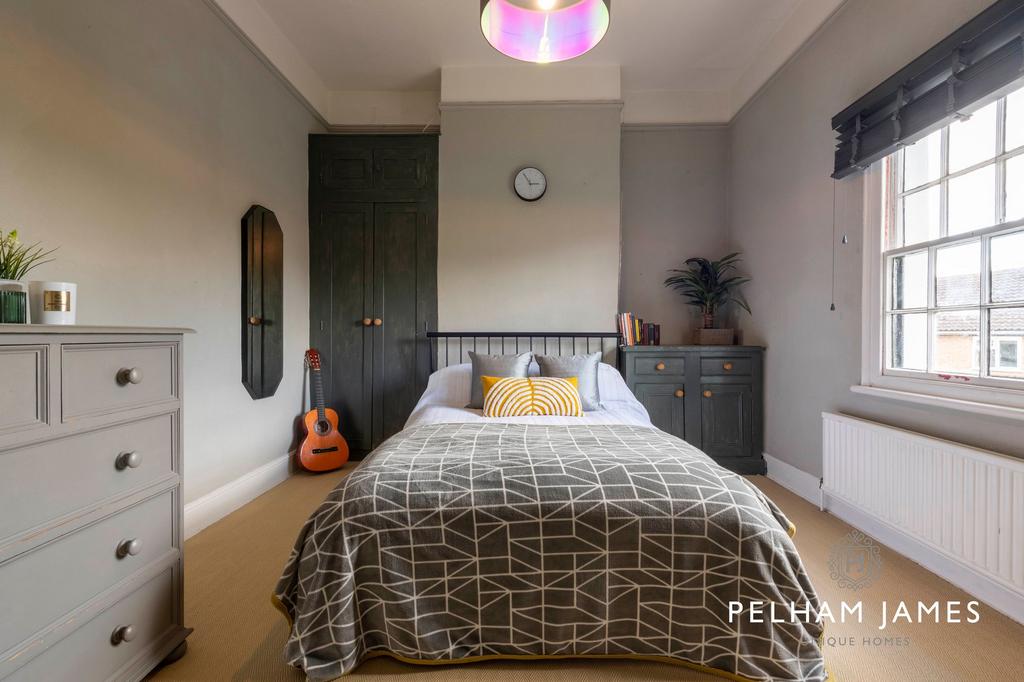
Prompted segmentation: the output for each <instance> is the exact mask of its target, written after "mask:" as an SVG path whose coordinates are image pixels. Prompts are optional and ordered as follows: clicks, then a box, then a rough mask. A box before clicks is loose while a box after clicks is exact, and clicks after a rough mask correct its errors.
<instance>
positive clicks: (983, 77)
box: [832, 0, 1024, 178]
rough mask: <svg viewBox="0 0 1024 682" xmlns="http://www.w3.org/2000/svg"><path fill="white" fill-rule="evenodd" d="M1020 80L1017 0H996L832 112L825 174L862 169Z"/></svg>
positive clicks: (1021, 13)
mask: <svg viewBox="0 0 1024 682" xmlns="http://www.w3.org/2000/svg"><path fill="white" fill-rule="evenodd" d="M908 28H910V27H908ZM865 49H867V46H865ZM1021 79H1024V0H999V1H998V2H996V3H994V4H993V5H991V6H990V7H989V8H988V9H986V10H985V11H983V12H982V13H981V14H979V15H978V16H976V17H974V18H973V19H971V20H970V21H969V22H967V23H966V24H964V25H963V26H962V27H960V28H959V29H957V30H956V31H954V32H953V33H951V34H950V35H948V36H947V37H946V38H944V39H943V40H941V41H940V42H939V43H938V44H937V45H935V46H934V47H932V48H931V49H930V50H928V51H927V52H925V53H924V54H923V55H921V56H920V57H918V58H917V59H915V60H914V61H912V62H911V63H910V64H908V65H907V66H905V67H904V68H902V69H900V70H899V71H898V72H897V73H896V74H894V75H893V76H892V77H890V78H889V79H887V80H886V81H885V82H884V83H882V84H881V85H879V86H878V87H876V88H875V89H874V90H872V91H871V92H869V93H868V94H866V95H864V96H863V97H861V98H860V99H858V100H857V101H856V102H854V103H853V104H851V105H850V106H848V107H846V108H845V109H843V110H842V111H841V112H839V113H838V114H836V115H835V116H833V117H832V129H833V130H834V131H835V133H836V136H837V138H838V139H837V141H836V153H835V171H834V172H833V173H832V177H834V178H843V177H846V176H847V175H851V174H853V173H856V172H858V171H860V170H863V169H865V168H867V167H868V166H869V165H871V164H872V163H873V162H875V161H877V160H878V159H881V158H883V157H885V156H887V155H888V154H891V153H892V152H894V151H896V150H897V149H899V148H900V147H901V146H904V145H907V144H911V143H913V142H916V141H917V140H918V139H920V138H922V137H924V136H925V135H927V134H929V133H931V132H932V131H934V130H937V129H938V128H941V127H942V126H944V125H946V124H948V123H949V122H950V121H951V120H953V119H955V118H957V117H960V116H965V115H967V114H970V112H972V111H974V110H975V109H978V108H980V107H982V106H984V105H986V104H988V103H989V102H992V101H993V100H996V99H998V98H999V97H1001V96H1002V95H1004V94H1006V92H1007V91H1009V90H1010V89H1012V88H1013V86H1014V84H1015V83H1017V82H1019V81H1021Z"/></svg>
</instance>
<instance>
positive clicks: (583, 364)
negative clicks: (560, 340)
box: [537, 352, 601, 412]
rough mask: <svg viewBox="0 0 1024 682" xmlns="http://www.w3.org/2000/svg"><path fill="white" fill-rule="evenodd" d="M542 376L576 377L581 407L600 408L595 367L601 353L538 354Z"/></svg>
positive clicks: (587, 409)
mask: <svg viewBox="0 0 1024 682" xmlns="http://www.w3.org/2000/svg"><path fill="white" fill-rule="evenodd" d="M537 364H538V365H540V375H541V376H542V377H557V378H560V379H567V378H569V377H576V386H577V387H578V388H579V391H580V400H581V402H582V403H583V409H584V410H586V411H587V412H593V411H594V410H600V409H601V394H600V392H599V391H598V388H597V367H598V365H600V364H601V353H600V352H597V353H591V354H590V355H538V356H537Z"/></svg>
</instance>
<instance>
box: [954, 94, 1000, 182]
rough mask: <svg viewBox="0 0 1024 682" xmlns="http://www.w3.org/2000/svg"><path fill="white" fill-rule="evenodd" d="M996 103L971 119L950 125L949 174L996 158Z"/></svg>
mask: <svg viewBox="0 0 1024 682" xmlns="http://www.w3.org/2000/svg"><path fill="white" fill-rule="evenodd" d="M995 155H996V103H995V102H993V103H992V104H989V105H988V106H987V107H982V108H981V109H978V110H977V111H975V112H974V113H973V114H971V117H970V118H968V119H964V120H963V121H956V122H954V123H950V124H949V172H950V173H955V172H956V171H958V170H963V169H964V168H967V167H968V166H973V165H974V164H976V163H980V162H982V161H985V160H986V159H992V158H995Z"/></svg>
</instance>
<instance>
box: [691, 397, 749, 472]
mask: <svg viewBox="0 0 1024 682" xmlns="http://www.w3.org/2000/svg"><path fill="white" fill-rule="evenodd" d="M752 437H753V429H752V396H751V386H750V384H719V383H715V384H703V385H702V387H701V443H702V445H703V450H704V452H706V453H707V454H709V455H711V457H713V458H715V459H725V458H750V456H751V447H752V445H753V443H752Z"/></svg>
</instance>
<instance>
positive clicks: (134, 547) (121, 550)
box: [117, 538, 142, 559]
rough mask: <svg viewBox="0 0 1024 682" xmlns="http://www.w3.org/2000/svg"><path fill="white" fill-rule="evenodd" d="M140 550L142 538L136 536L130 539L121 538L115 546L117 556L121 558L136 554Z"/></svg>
mask: <svg viewBox="0 0 1024 682" xmlns="http://www.w3.org/2000/svg"><path fill="white" fill-rule="evenodd" d="M141 551H142V540H139V539H138V538H132V539H131V540H122V541H121V543H120V544H119V545H118V546H117V558H118V559H123V558H125V557H126V556H138V554H139V552H141Z"/></svg>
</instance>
